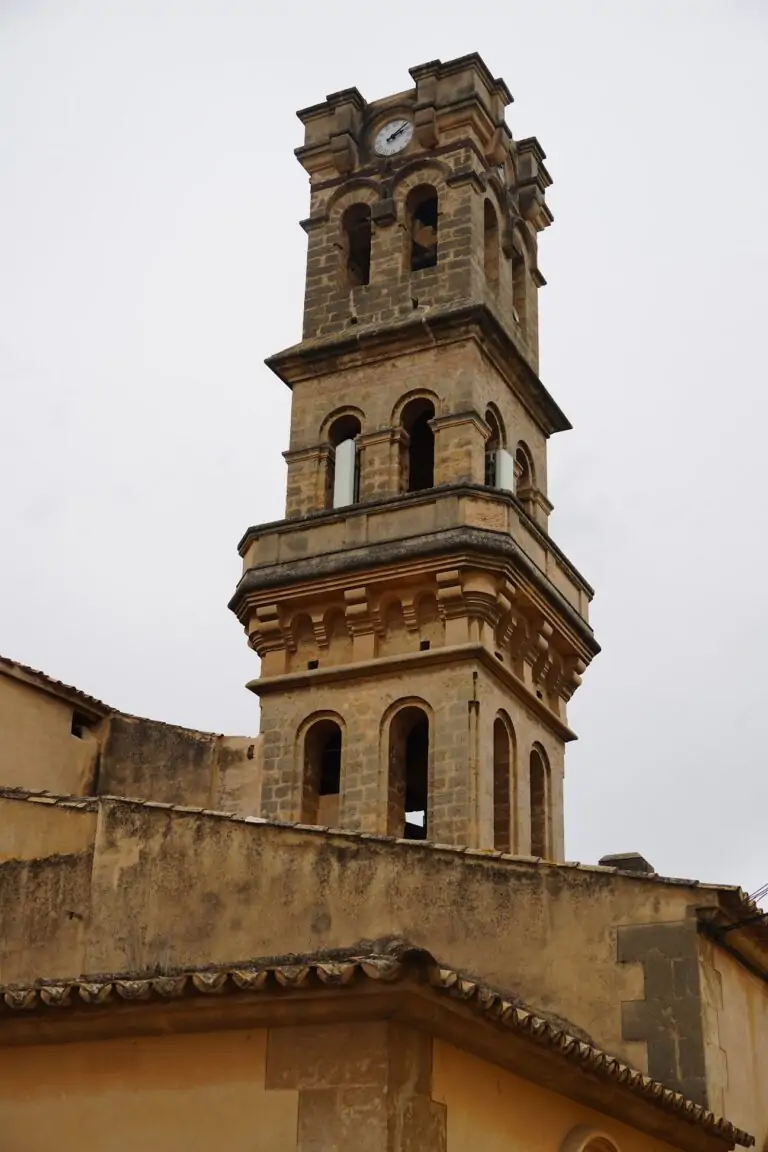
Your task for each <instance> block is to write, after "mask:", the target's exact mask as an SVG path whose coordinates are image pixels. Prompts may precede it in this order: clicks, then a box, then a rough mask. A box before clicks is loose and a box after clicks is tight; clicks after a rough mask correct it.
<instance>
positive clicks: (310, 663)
mask: <svg viewBox="0 0 768 1152" xmlns="http://www.w3.org/2000/svg"><path fill="white" fill-rule="evenodd" d="M319 667H320V661H319V660H307V668H309V670H310V672H311V671H312V670H313V669H314V668H319Z"/></svg>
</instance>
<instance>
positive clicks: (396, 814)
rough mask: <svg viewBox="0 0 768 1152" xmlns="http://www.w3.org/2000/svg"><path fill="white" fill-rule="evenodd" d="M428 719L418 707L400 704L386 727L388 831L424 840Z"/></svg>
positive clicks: (427, 769) (427, 778)
mask: <svg viewBox="0 0 768 1152" xmlns="http://www.w3.org/2000/svg"><path fill="white" fill-rule="evenodd" d="M428 789H429V719H428V718H427V716H426V715H425V713H424V712H423V711H422V710H421V708H417V707H408V708H403V709H402V710H401V711H400V712H398V713H397V715H396V716H395V718H394V719H393V721H392V725H391V727H390V731H389V811H388V818H387V831H388V832H389V833H390V835H393V836H403V837H404V838H405V839H406V840H426V839H427V836H428V829H429V810H428V809H429V806H428Z"/></svg>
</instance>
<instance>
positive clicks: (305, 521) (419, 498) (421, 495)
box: [237, 428, 595, 600]
mask: <svg viewBox="0 0 768 1152" xmlns="http://www.w3.org/2000/svg"><path fill="white" fill-rule="evenodd" d="M397 431H398V430H397V429H391V428H388V429H386V431H384V432H382V433H381V434H380V436H381V439H383V440H388V439H389V438H390V436H391V435H392V434H393V432H397ZM375 439H379V433H376V432H371V433H364V434H363V435H362V436H359V437H358V442H359V443H361V444H366V443H369V441H370V442H375ZM317 450H319V446H318V449H317ZM302 451H306V452H307V453H311V452H313V451H315V449H313V448H307V449H297V455H298V454H299V452H302ZM283 455H286V454H285V453H283ZM436 494H437V495H440V496H442V495H446V496H485V497H487V499H489V500H502V501H504V502H505V503H507V504H511V505H512V506H513V507H514V508H515V509H516V510H517V511H518V512H519V513H520V515H521V516H522V517H523V518H524V520H525V524H526V527H527V528H528V530H529V531H530V532H531V533H532V534H533V535H534V536H535V537H536V539H537V540H538V542H539V543H540V544H541V545H542V546H543V547H544V548H548V549H550V551H552V552H554V554H555V556H556V557H557V559H558V560H559V561H560V563H561V564H562V566H563V568H564V569H565V571H566V572H567V573H568V575H569V576H570V578H571V579H572V580H573V581H574V583H576V584H578V585H579V587H580V588H581V590H582V591H583V592H584V593H585V594H586V595H587V596H588V597H589V599H590V600H591V599H592V597H593V596H594V594H595V590H594V588H593V587H592V585H591V584H589V583H588V581H587V580H585V579H584V577H583V576H582V574H581V572H579V570H578V568H576V567H575V566H574V565H573V564H572V563H571V561H570V560H569V559H568V557H567V556H566V554H565V553H564V552H563V550H562V549H561V548H560V547H558V545H557V544H556V543H555V541H554V540H553V539H552V537H551V536H550V535H549V534H548V533H547V532H545V531H544V529H543V528H542V527H541V525H540V524H538V523H537V522H536V521H535V520H534V519H533V517H532V516H530V515H529V513H528V512H527V511H526V510H525V508H524V506H523V504H522V502H521V501H520V500H519V499H518V497H517V496H515V494H514V492H507V491H506V490H505V489H503V488H489V487H488V486H487V485H485V484H444V485H440V486H439V487H437V488H427V489H423V490H421V491H419V492H403V493H398V494H397V495H395V496H385V497H382V498H380V499H377V500H368V501H359V502H358V503H357V504H348V505H347V506H346V507H344V508H323V509H321V510H320V511H318V512H308V513H307V514H306V515H305V516H302V517H301V518H300V519H299V518H292V519H289V520H286V519H283V520H269V521H267V522H266V523H264V524H254V525H252V526H251V527H250V528H247V529H246V531H245V532H244V533H243V536H242V537H241V539H240V542H239V543H238V545H237V550H238V552H239V554H240V556H244V555H245V552H246V550H247V548H248V545H249V544H250V542H251V540H252V539H253V538H254V536H258V535H260V534H261V533H263V532H291V531H295V530H296V528H298V527H300V526H301V527H306V526H307V525H311V524H318V525H319V524H325V523H333V522H334V521H336V520H348V519H349V518H350V517H351V516H365V515H368V513H370V512H376V511H378V510H379V509H380V508H386V507H389V506H393V505H397V504H412V505H414V506H416V505H418V504H426V503H429V502H430V501H432V500H434V498H435V495H436ZM537 500H539V501H540V502H543V504H544V507H545V508H546V510H547V511H548V512H551V511H552V508H553V505H552V504H551V503H550V502H549V500H547V498H546V496H544V494H543V492H539V491H538V490H537Z"/></svg>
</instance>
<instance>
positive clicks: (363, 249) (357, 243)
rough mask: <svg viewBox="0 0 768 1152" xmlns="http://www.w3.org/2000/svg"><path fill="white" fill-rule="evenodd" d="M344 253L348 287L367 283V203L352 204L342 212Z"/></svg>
mask: <svg viewBox="0 0 768 1152" xmlns="http://www.w3.org/2000/svg"><path fill="white" fill-rule="evenodd" d="M342 228H343V231H344V253H345V264H346V274H347V284H348V285H349V287H350V288H356V287H361V286H363V285H365V284H368V283H369V282H370V279H371V210H370V208H369V207H368V205H367V204H353V205H352V207H351V208H348V209H347V211H346V212H345V213H344V218H343V222H342Z"/></svg>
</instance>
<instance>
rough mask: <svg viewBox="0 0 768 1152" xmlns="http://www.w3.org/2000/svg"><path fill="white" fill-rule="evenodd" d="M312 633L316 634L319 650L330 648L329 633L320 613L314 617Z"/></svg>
mask: <svg viewBox="0 0 768 1152" xmlns="http://www.w3.org/2000/svg"><path fill="white" fill-rule="evenodd" d="M312 631H313V632H314V634H315V640H316V641H317V646H318V648H327V647H328V631H327V629H326V627H325V621H324V619H323V617H322V615H320V614H319V613H315V614H313V616H312Z"/></svg>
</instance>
